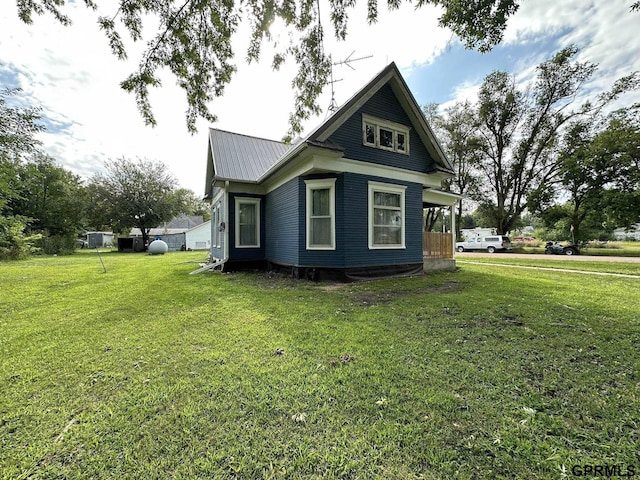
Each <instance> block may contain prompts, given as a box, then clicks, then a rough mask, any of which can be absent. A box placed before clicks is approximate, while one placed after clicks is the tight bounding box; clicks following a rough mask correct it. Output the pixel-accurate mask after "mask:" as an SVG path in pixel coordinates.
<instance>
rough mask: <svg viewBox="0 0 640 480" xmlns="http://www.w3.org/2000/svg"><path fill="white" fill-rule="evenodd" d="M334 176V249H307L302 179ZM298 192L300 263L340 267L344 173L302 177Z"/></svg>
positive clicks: (342, 244) (342, 236)
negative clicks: (300, 188) (299, 191)
mask: <svg viewBox="0 0 640 480" xmlns="http://www.w3.org/2000/svg"><path fill="white" fill-rule="evenodd" d="M320 178H336V190H335V191H336V219H335V221H336V248H335V250H307V219H306V198H307V187H306V184H305V183H304V180H307V179H320ZM301 183H302V190H301V194H300V202H299V204H298V205H299V207H298V208H299V210H300V218H301V228H302V230H301V235H300V238H299V241H298V247H299V249H300V264H301V265H303V266H316V267H342V266H343V265H344V245H345V242H344V228H345V224H344V223H345V222H344V218H345V217H344V210H343V209H342V204H343V199H342V192H343V191H344V186H343V185H344V175H310V176H308V177H305V178H304V179H303V181H302V182H301Z"/></svg>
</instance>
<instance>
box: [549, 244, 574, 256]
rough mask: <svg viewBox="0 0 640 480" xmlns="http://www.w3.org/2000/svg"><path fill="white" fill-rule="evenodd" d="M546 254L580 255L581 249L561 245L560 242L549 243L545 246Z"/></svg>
mask: <svg viewBox="0 0 640 480" xmlns="http://www.w3.org/2000/svg"><path fill="white" fill-rule="evenodd" d="M544 253H546V254H547V255H579V254H580V249H579V248H578V246H577V245H560V244H559V243H558V242H547V243H546V245H545V246H544Z"/></svg>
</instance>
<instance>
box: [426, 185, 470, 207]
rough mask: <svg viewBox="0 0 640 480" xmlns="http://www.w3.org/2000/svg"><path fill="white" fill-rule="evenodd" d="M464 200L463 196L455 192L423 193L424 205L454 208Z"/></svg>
mask: <svg viewBox="0 0 640 480" xmlns="http://www.w3.org/2000/svg"><path fill="white" fill-rule="evenodd" d="M462 198H464V197H462V195H458V194H457V193H453V192H444V191H442V190H435V189H429V190H423V191H422V201H423V202H424V203H435V204H438V205H447V206H452V205H455V204H457V203H458V202H459V201H460V200H462Z"/></svg>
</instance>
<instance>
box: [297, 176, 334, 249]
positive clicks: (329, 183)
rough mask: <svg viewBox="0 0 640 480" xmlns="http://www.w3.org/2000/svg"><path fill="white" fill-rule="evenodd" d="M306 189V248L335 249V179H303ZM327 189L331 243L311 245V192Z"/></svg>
mask: <svg viewBox="0 0 640 480" xmlns="http://www.w3.org/2000/svg"><path fill="white" fill-rule="evenodd" d="M304 183H305V184H306V186H307V190H306V200H305V203H306V215H305V218H306V229H305V232H306V246H307V250H335V249H336V187H335V186H336V179H335V178H322V179H317V180H305V181H304ZM327 188H328V189H329V216H330V220H331V222H330V224H331V243H330V244H329V245H311V243H310V242H311V217H312V207H313V205H312V201H311V200H312V198H313V196H312V192H313V190H324V189H327Z"/></svg>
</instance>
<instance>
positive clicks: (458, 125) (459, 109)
mask: <svg viewBox="0 0 640 480" xmlns="http://www.w3.org/2000/svg"><path fill="white" fill-rule="evenodd" d="M423 112H424V113H425V116H427V118H428V119H429V118H430V123H431V125H432V126H433V127H434V128H435V130H436V132H437V134H438V138H439V139H440V141H441V142H442V146H443V148H444V150H445V152H446V153H447V156H448V157H449V160H451V163H452V164H453V168H454V170H455V172H456V175H455V177H453V178H452V179H450V180H446V181H445V182H444V184H443V188H444V189H445V190H447V191H451V192H454V193H458V194H460V195H463V196H469V197H472V198H475V197H477V193H478V188H479V181H480V179H479V177H478V175H477V172H476V169H475V165H476V163H477V162H478V153H479V150H478V146H479V139H478V137H477V135H476V131H477V128H478V125H477V122H476V117H475V114H474V109H473V105H471V103H470V102H468V101H465V102H458V103H456V104H454V105H453V106H452V107H449V108H447V109H446V110H445V111H444V113H443V114H442V115H439V114H437V113H434V112H433V107H431V106H426V107H423ZM462 212H463V202H462V201H460V202H458V211H457V213H456V236H457V237H458V238H461V234H460V229H461V228H462V222H461V219H462Z"/></svg>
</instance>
